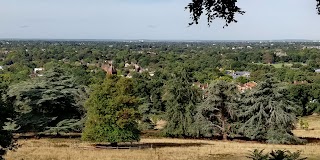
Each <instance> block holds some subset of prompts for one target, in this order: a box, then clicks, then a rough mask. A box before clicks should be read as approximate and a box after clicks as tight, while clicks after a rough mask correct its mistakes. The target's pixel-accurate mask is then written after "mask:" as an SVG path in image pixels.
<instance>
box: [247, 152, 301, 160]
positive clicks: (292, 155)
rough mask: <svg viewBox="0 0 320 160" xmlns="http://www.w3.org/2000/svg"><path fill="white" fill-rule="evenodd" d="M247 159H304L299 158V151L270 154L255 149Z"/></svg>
mask: <svg viewBox="0 0 320 160" xmlns="http://www.w3.org/2000/svg"><path fill="white" fill-rule="evenodd" d="M247 158H250V159H252V160H304V159H307V158H306V157H304V158H301V151H297V152H290V151H288V150H275V151H271V152H270V153H266V154H264V153H263V150H258V149H255V150H254V151H252V152H251V153H250V154H249V155H248V156H247Z"/></svg>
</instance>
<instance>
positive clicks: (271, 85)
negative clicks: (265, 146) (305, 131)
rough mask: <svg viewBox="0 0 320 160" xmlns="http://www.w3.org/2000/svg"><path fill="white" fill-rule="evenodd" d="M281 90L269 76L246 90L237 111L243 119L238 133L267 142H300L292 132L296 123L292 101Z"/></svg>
mask: <svg viewBox="0 0 320 160" xmlns="http://www.w3.org/2000/svg"><path fill="white" fill-rule="evenodd" d="M283 93H284V91H283V88H281V87H279V86H278V84H276V83H275V82H274V81H273V80H271V79H270V78H269V79H267V80H266V81H264V82H261V83H260V84H259V85H258V87H257V88H255V89H253V90H252V91H248V92H247V93H245V95H244V97H243V98H242V99H243V105H242V107H241V111H240V113H239V116H240V119H241V120H242V121H243V124H242V126H241V128H240V129H239V131H240V133H242V134H243V135H244V136H246V137H248V138H251V139H255V140H267V142H269V143H281V144H298V143H302V140H300V139H299V138H297V137H295V136H294V135H293V134H292V132H291V131H292V130H293V129H294V125H295V123H296V116H295V107H294V105H295V104H293V103H292V102H291V101H289V100H287V98H286V96H285V95H284V94H283Z"/></svg>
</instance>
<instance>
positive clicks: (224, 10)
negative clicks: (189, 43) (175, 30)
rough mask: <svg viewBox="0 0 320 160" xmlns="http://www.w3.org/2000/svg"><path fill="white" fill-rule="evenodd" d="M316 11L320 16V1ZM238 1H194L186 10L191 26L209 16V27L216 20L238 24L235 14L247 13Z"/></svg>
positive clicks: (317, 0)
mask: <svg viewBox="0 0 320 160" xmlns="http://www.w3.org/2000/svg"><path fill="white" fill-rule="evenodd" d="M316 2H317V6H316V9H317V11H318V14H319V15H320V0H316ZM236 3H237V0H192V2H191V3H189V4H188V5H187V6H186V7H185V9H188V10H189V12H190V18H191V20H192V22H191V23H189V25H193V24H198V23H199V20H200V18H201V16H202V15H203V14H205V15H206V16H207V22H208V25H210V23H212V21H213V20H214V19H216V18H221V19H223V20H225V22H226V24H225V26H228V25H229V24H230V23H232V22H235V23H236V22H237V20H236V19H235V14H241V15H243V14H244V13H245V12H244V11H243V10H241V8H239V7H238V6H237V4H236Z"/></svg>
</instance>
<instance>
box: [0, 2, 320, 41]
mask: <svg viewBox="0 0 320 160" xmlns="http://www.w3.org/2000/svg"><path fill="white" fill-rule="evenodd" d="M189 2H191V0H152V1H150V0H134V1H132V0H107V1H105V0H92V1H86V0H77V1H72V0H64V1H63V0H56V1H52V0H28V1H22V0H10V1H5V0H3V1H0V5H1V6H2V9H1V10H0V14H1V15H2V18H1V25H0V39H109V40H110V39H113V40H126V39H127V40H130V39H132V40H139V39H145V40H320V32H318V28H319V26H320V16H319V15H317V13H316V9H315V1H301V0H281V1H276V0H260V1H256V0H240V1H239V3H238V4H239V6H240V7H241V8H242V9H243V10H245V11H246V13H245V14H244V15H236V19H237V20H238V21H239V22H238V23H233V24H230V26H229V27H226V28H224V29H223V25H224V23H223V21H221V20H216V21H214V22H213V23H212V24H211V27H208V26H207V22H206V17H202V21H201V24H199V25H193V26H188V23H189V22H190V21H191V20H190V19H189V13H188V11H185V10H184V7H185V6H186V5H187V4H188V3H189Z"/></svg>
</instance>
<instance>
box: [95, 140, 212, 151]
mask: <svg viewBox="0 0 320 160" xmlns="http://www.w3.org/2000/svg"><path fill="white" fill-rule="evenodd" d="M203 145H211V144H207V143H166V142H163V143H160V142H157V143H132V144H129V143H124V144H122V143H120V144H118V146H111V144H96V145H94V147H95V148H99V149H148V148H154V149H155V148H168V147H179V148H181V147H201V146H203Z"/></svg>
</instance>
